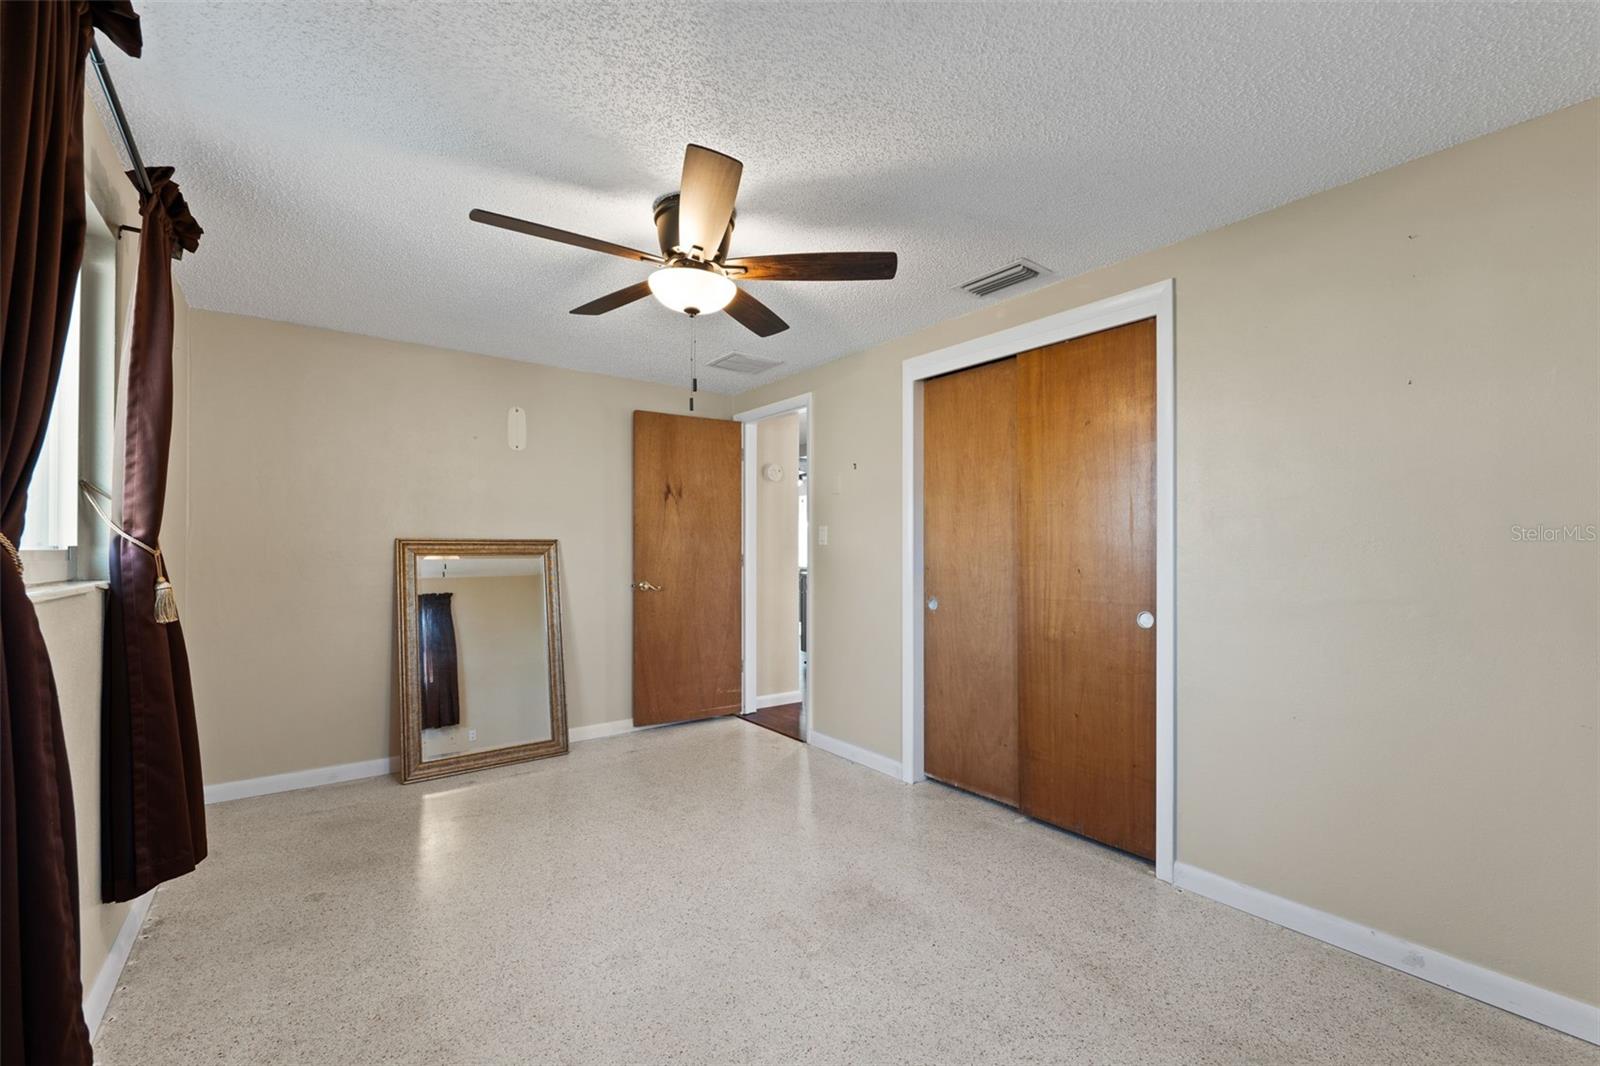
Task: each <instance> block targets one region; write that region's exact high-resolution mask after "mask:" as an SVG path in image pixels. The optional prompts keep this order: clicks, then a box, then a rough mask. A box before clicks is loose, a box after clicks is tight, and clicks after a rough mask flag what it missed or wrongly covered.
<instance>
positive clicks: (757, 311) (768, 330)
mask: <svg viewBox="0 0 1600 1066" xmlns="http://www.w3.org/2000/svg"><path fill="white" fill-rule="evenodd" d="M723 310H724V311H726V312H728V314H730V315H732V316H733V320H734V321H735V322H737V323H739V325H741V326H743V327H744V328H745V329H747V330H749V331H750V332H751V333H754V334H755V335H756V336H758V337H770V336H772V335H773V334H774V333H782V332H783V331H784V330H786V329H788V328H789V323H787V322H785V321H784V320H783V319H781V318H779V317H778V316H777V315H775V314H773V313H772V308H770V307H768V306H767V305H766V304H764V303H762V302H761V301H760V300H758V299H756V298H755V297H754V296H751V295H750V294H749V293H747V292H745V291H744V290H743V289H740V290H739V291H738V292H736V293H734V294H733V301H732V302H731V303H729V304H728V306H727V307H725V308H723Z"/></svg>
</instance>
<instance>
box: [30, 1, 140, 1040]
mask: <svg viewBox="0 0 1600 1066" xmlns="http://www.w3.org/2000/svg"><path fill="white" fill-rule="evenodd" d="M96 28H98V29H100V30H102V31H103V32H104V33H105V34H106V35H107V36H108V37H109V38H110V39H111V40H112V41H114V42H115V43H116V44H117V45H118V46H119V47H121V48H122V49H123V50H124V51H126V52H128V53H129V54H131V55H138V54H139V50H140V40H139V18H138V16H137V15H135V14H134V13H133V8H132V6H131V5H129V4H128V3H126V2H121V3H91V2H87V0H73V2H70V3H40V4H33V3H3V4H0V334H3V336H4V342H3V343H4V349H3V351H0V532H3V533H4V535H5V538H6V543H7V544H8V545H11V546H15V545H16V544H17V543H18V541H20V540H21V539H22V522H23V517H24V514H25V512H26V510H27V497H28V481H29V479H30V478H31V477H32V476H33V467H34V463H35V462H37V461H38V458H39V449H40V447H41V446H42V445H43V443H44V434H45V428H46V425H47V423H48V421H49V417H50V405H51V403H52V402H53V401H54V399H55V391H56V380H57V378H59V376H60V373H61V355H62V349H63V347H64V346H65V343H66V335H67V322H68V321H69V319H70V316H71V313H72V293H73V288H74V284H75V281H76V278H77V274H78V267H79V265H80V264H81V262H82V260H83V239H84V211H83V79H84V60H85V57H86V56H87V55H88V52H89V43H90V41H91V40H92V39H93V34H94V30H95V29H96ZM6 556H7V557H4V558H0V1061H3V1062H5V1063H7V1064H11V1063H25V1062H35V1063H45V1062H48V1063H88V1062H90V1061H91V1053H90V1049H89V1031H88V1029H87V1027H86V1026H85V1025H84V1022H83V985H82V978H81V976H80V974H79V973H78V967H79V956H78V950H79V948H78V943H79V929H78V850H77V840H76V833H75V832H74V823H73V809H72V779H71V774H70V771H69V769H68V766H67V751H66V745H65V743H64V742H63V739H62V733H61V708H60V705H59V703H58V702H57V700H56V686H55V678H54V677H53V676H52V674H51V672H50V658H49V654H48V652H47V651H46V649H45V645H44V638H43V637H42V636H41V635H40V632H39V622H38V619H37V618H36V617H35V615H34V612H33V604H32V602H31V601H30V600H29V599H28V596H27V592H26V590H25V589H24V588H23V584H22V574H21V569H20V562H19V561H18V560H17V558H16V557H15V556H14V555H11V553H10V552H9V551H8V552H7V553H6Z"/></svg>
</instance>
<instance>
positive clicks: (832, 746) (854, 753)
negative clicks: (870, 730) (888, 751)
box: [806, 729, 900, 781]
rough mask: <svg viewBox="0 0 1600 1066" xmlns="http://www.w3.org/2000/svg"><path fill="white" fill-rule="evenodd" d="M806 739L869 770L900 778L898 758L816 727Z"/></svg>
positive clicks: (896, 778)
mask: <svg viewBox="0 0 1600 1066" xmlns="http://www.w3.org/2000/svg"><path fill="white" fill-rule="evenodd" d="M806 741H807V742H808V743H809V744H811V746H812V747H816V748H821V749H822V750H823V751H825V752H828V753H829V754H830V755H837V756H839V758H841V759H849V760H850V761H851V762H854V763H860V764H861V765H862V766H865V767H866V768H867V769H869V770H876V771H878V773H880V774H888V775H889V776H890V777H892V778H894V779H895V780H896V781H898V780H900V761H899V760H898V759H891V758H889V756H887V755H879V754H878V753H877V752H875V751H868V750H867V749H866V748H860V747H857V746H856V745H854V744H850V743H848V742H846V741H843V740H840V739H839V738H838V737H830V736H828V734H826V733H819V732H817V731H816V730H815V729H813V730H812V731H811V735H810V736H808V737H807V738H806Z"/></svg>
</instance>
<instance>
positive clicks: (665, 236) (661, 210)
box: [650, 192, 739, 263]
mask: <svg viewBox="0 0 1600 1066" xmlns="http://www.w3.org/2000/svg"><path fill="white" fill-rule="evenodd" d="M650 207H651V211H652V212H654V214H655V218H656V240H657V241H659V242H660V244H661V254H662V255H663V256H665V257H666V258H667V259H669V260H670V259H672V258H674V257H675V256H678V255H681V254H682V253H681V252H679V251H678V194H677V193H675V192H669V193H665V194H663V195H661V196H658V197H656V200H655V203H653V204H651V205H650ZM738 217H739V212H738V210H737V209H735V210H734V212H733V215H732V216H731V217H730V218H729V219H728V231H727V232H726V233H724V234H723V235H722V245H721V247H719V248H718V249H717V254H716V255H715V256H713V257H712V260H713V262H717V263H721V262H722V261H724V260H725V259H727V258H728V244H729V242H730V241H732V240H733V224H734V222H735V220H737V219H738Z"/></svg>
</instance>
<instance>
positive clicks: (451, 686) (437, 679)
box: [417, 592, 461, 729]
mask: <svg viewBox="0 0 1600 1066" xmlns="http://www.w3.org/2000/svg"><path fill="white" fill-rule="evenodd" d="M450 596H451V594H450V593H448V592H424V593H422V594H421V595H419V596H418V597H417V637H418V641H417V642H418V643H419V644H420V645H421V647H422V728H424V729H439V728H441V727H443V726H447V725H456V724H457V723H459V722H460V721H461V686H460V683H459V682H458V681H457V679H456V620H455V617H454V615H452V614H451V612H450Z"/></svg>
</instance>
